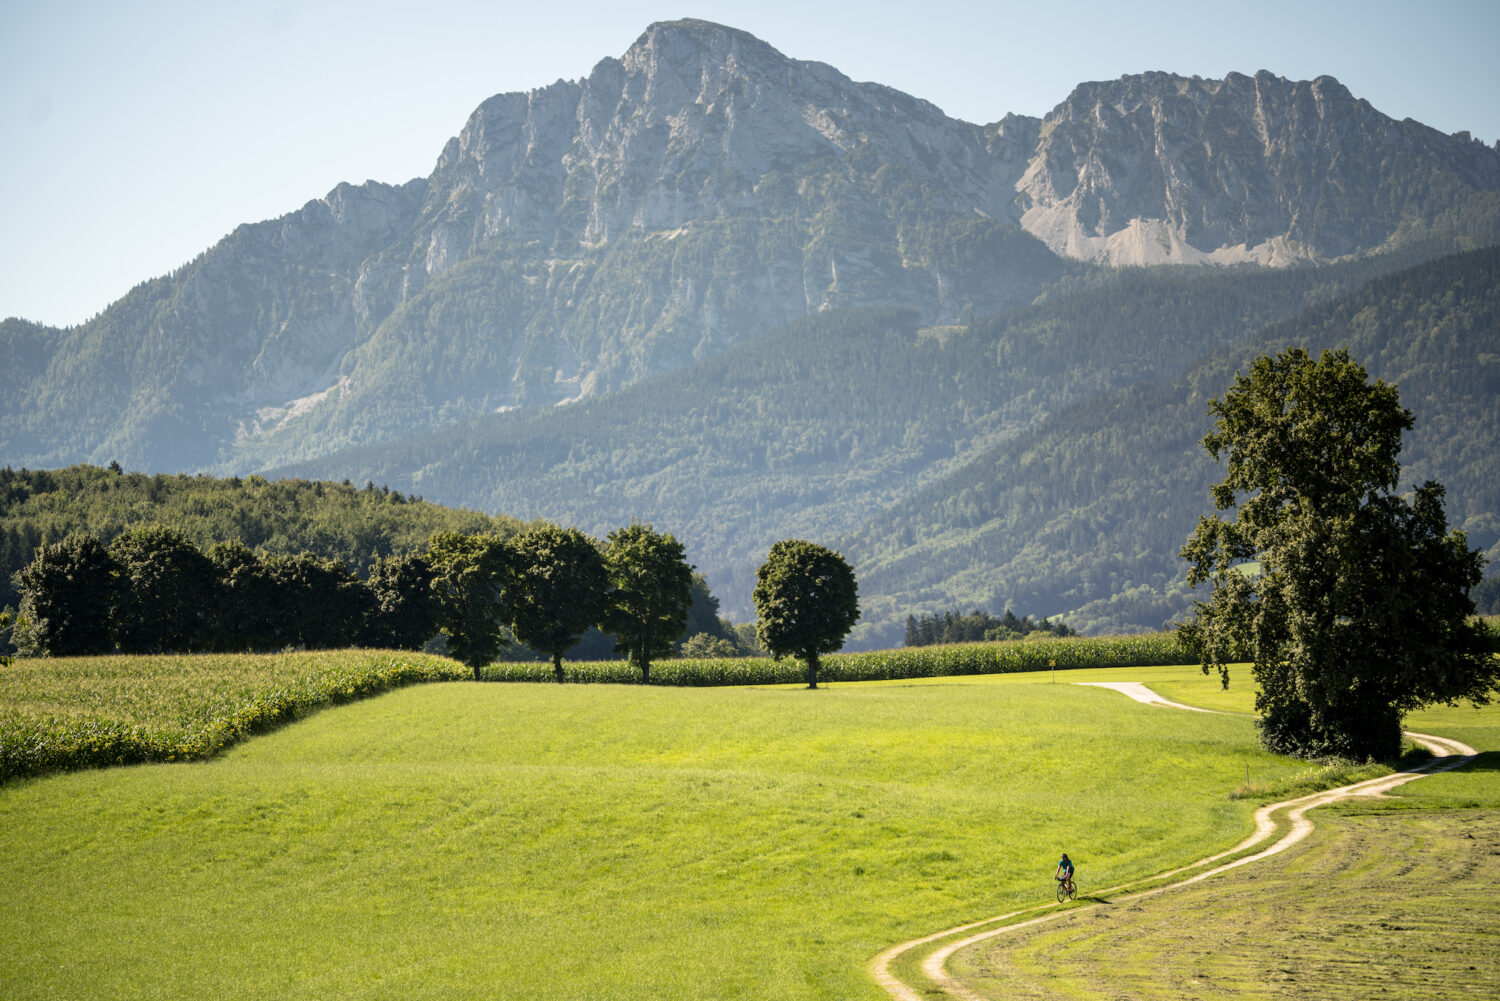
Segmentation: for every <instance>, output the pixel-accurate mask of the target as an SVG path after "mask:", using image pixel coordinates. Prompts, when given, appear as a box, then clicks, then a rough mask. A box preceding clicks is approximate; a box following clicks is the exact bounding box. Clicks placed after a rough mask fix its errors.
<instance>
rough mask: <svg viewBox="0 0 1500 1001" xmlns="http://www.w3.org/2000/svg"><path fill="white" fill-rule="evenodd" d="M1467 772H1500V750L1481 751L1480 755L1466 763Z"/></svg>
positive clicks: (1464, 767)
mask: <svg viewBox="0 0 1500 1001" xmlns="http://www.w3.org/2000/svg"><path fill="white" fill-rule="evenodd" d="M1460 770H1461V771H1465V772H1500V751H1480V752H1479V755H1478V757H1476V758H1475V759H1474V760H1473V761H1471V762H1469V763H1468V764H1467V765H1464V766H1463V768H1462V769H1460Z"/></svg>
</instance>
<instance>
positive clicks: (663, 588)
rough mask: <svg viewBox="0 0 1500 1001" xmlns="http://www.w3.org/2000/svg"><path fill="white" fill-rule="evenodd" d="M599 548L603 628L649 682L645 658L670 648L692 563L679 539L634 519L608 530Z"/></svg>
mask: <svg viewBox="0 0 1500 1001" xmlns="http://www.w3.org/2000/svg"><path fill="white" fill-rule="evenodd" d="M608 541H609V546H608V547H607V548H606V549H605V551H604V571H605V575H606V578H607V580H608V592H607V594H606V596H605V599H604V615H603V619H602V622H601V626H602V628H603V630H604V631H605V632H607V633H609V634H610V635H612V636H614V637H615V639H616V641H617V642H616V649H618V650H623V651H625V654H626V655H627V656H628V657H629V658H630V661H631V663H633V664H635V666H636V667H639V668H640V669H641V681H642V682H643V683H645V684H650V682H651V661H653V660H655V659H657V658H659V657H666V656H668V655H669V654H671V653H672V646H673V644H674V643H676V642H677V639H678V637H680V636H681V635H682V629H683V626H684V624H685V623H686V622H687V616H688V606H689V605H690V604H691V603H692V600H693V567H692V564H690V563H688V561H687V559H686V558H685V557H684V555H683V548H682V543H680V542H678V541H677V539H676V538H674V537H673V536H671V535H662V534H661V533H660V532H658V531H656V530H655V529H653V528H652V527H651V526H650V525H641V524H634V525H630V526H628V527H626V528H617V529H615V530H614V531H613V532H610V533H609V537H608Z"/></svg>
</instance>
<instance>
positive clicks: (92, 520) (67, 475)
mask: <svg viewBox="0 0 1500 1001" xmlns="http://www.w3.org/2000/svg"><path fill="white" fill-rule="evenodd" d="M151 523H155V524H162V525H169V526H171V527H173V528H176V529H178V530H179V531H181V532H183V533H185V534H186V535H187V536H188V537H189V538H191V539H192V540H193V542H194V543H196V544H197V545H198V546H199V547H200V548H205V549H206V548H207V547H208V546H209V545H211V544H213V543H215V542H221V541H228V540H235V541H238V542H242V543H244V544H245V545H247V546H249V547H251V548H252V549H261V550H263V551H265V552H267V553H302V552H310V553H315V554H317V555H319V556H324V557H329V558H332V559H337V560H341V561H342V562H343V563H344V564H345V565H346V566H348V567H349V568H350V569H352V570H354V571H356V572H357V573H359V574H360V575H361V576H363V575H364V574H366V573H367V572H368V571H369V568H370V566H371V564H372V563H374V561H375V559H376V558H377V557H380V556H388V555H390V554H391V553H405V552H412V551H414V550H416V549H419V548H421V547H422V545H423V544H425V543H426V541H427V539H428V537H429V536H431V535H432V533H434V532H441V531H455V532H495V533H498V534H500V535H504V536H509V535H513V534H515V533H516V532H518V531H520V530H522V529H523V528H524V527H525V526H524V525H523V524H522V523H521V522H519V521H517V520H515V519H514V518H505V517H491V516H489V515H484V514H479V513H477V512H474V511H465V510H458V509H454V508H446V507H440V506H438V505H436V504H431V503H428V502H426V501H423V500H421V499H419V498H416V497H408V496H406V495H404V494H402V493H401V492H399V491H393V490H390V489H389V488H386V487H376V486H374V485H373V484H367V485H366V486H364V487H355V486H353V485H352V484H350V483H347V482H345V483H322V482H309V481H306V480H280V481H277V482H275V483H272V482H268V481H267V480H265V479H264V478H262V477H260V476H250V477H247V478H245V479H241V478H239V477H233V478H231V479H215V478H213V477H210V476H180V475H179V476H168V475H157V476H147V475H145V474H142V473H125V472H119V471H117V470H115V469H101V468H99V467H97V466H73V467H70V468H67V469H58V470H25V469H22V470H14V469H10V468H8V467H7V468H4V469H0V607H3V606H5V605H12V606H13V605H16V604H17V603H18V602H19V600H20V599H19V595H17V593H16V591H15V588H14V585H13V583H12V582H11V575H12V574H14V573H15V572H16V571H17V570H19V569H21V567H23V566H25V565H26V564H27V563H29V562H31V559H32V557H33V556H34V555H35V553H36V550H37V549H38V548H40V547H41V546H43V545H46V544H47V543H50V542H56V541H58V540H60V539H62V538H63V537H64V536H66V535H67V534H68V533H70V532H75V531H87V532H92V533H93V534H95V535H97V536H98V537H99V538H100V539H102V540H103V541H104V542H105V543H106V544H107V543H109V542H110V541H112V540H113V539H114V538H115V536H117V535H119V534H120V533H121V532H123V531H124V530H125V529H127V528H129V527H131V526H132V525H136V524H151Z"/></svg>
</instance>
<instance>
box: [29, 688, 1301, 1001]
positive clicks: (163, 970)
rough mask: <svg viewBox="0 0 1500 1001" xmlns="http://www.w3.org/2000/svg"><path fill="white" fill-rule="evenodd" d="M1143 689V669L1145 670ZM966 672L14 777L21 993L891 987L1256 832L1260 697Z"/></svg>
mask: <svg viewBox="0 0 1500 1001" xmlns="http://www.w3.org/2000/svg"><path fill="white" fill-rule="evenodd" d="M1127 680H1135V679H1134V677H1132V678H1131V679H1127ZM1167 714H1168V711H1167V710H1162V709H1159V708H1151V707H1147V706H1141V705H1138V704H1136V703H1133V702H1130V701H1129V700H1126V699H1124V698H1123V697H1121V696H1119V695H1117V694H1115V693H1112V692H1107V691H1103V690H1097V689H1086V688H1078V687H1074V686H1072V685H1066V684H1058V685H1055V686H1054V685H1051V684H1049V683H1047V682H1046V681H1045V680H1043V678H1042V677H1036V676H1033V677H1032V678H1031V679H1030V680H1029V681H1028V680H1025V679H1021V678H1014V677H1008V678H1005V679H1002V680H995V679H990V678H968V679H956V680H947V679H945V680H939V681H931V682H925V681H924V682H915V683H913V682H906V683H892V684H884V685H864V684H839V685H835V686H833V687H832V688H830V689H829V690H827V691H823V692H807V691H804V690H799V689H796V688H779V689H655V688H642V687H639V686H603V685H599V686H550V685H546V686H544V685H474V684H441V685H429V686H423V687H419V688H412V689H405V690H403V691H400V692H395V693H391V694H388V695H385V696H381V697H379V698H376V699H372V700H369V701H365V702H361V703H358V704H356V705H352V706H346V707H343V708H339V709H337V710H331V711H327V712H323V713H319V714H317V715H315V716H312V717H310V718H308V719H305V720H303V721H302V722H300V723H298V724H297V725H296V726H294V727H289V728H285V729H282V730H280V731H278V732H276V733H274V734H272V735H270V736H265V737H260V738H257V739H256V740H254V741H251V742H249V743H246V744H243V745H241V746H239V747H237V748H235V749H233V750H231V751H228V752H227V753H225V754H224V755H222V756H221V757H219V758H217V759H215V760H212V761H209V762H206V763H198V764H191V765H147V766H138V767H131V768H125V769H112V770H106V771H93V772H84V773H78V774H72V775H62V776H54V777H51V778H47V779H41V780H33V781H29V782H24V783H21V784H19V785H13V786H11V787H8V788H5V789H0V837H3V839H4V842H5V844H6V845H7V847H8V851H7V853H6V855H5V857H4V859H3V861H0V880H3V881H4V885H5V886H6V887H7V893H6V895H5V897H4V900H3V903H0V953H3V954H4V955H5V956H6V957H7V962H6V963H5V964H3V968H0V995H3V996H5V997H7V998H16V999H25V998H40V997H58V996H66V997H69V998H102V997H125V996H128V997H138V998H151V997H162V998H167V997H172V998H180V997H189V996H201V997H224V998H235V997H267V996H275V997H287V998H299V997H306V998H312V997H318V998H354V997H359V998H385V997H390V998H403V999H406V998H461V997H462V998H468V997H474V996H476V995H479V996H509V997H527V998H538V999H550V998H555V999H564V998H567V999H574V998H583V997H588V998H621V999H625V998H632V999H634V998H641V997H652V998H667V999H672V998H682V999H687V998H694V999H698V998H757V999H759V998H769V997H776V998H809V999H812V998H818V999H822V998H830V997H839V998H858V997H867V998H877V997H879V996H880V993H879V991H878V989H876V988H874V987H873V985H872V984H871V983H870V982H869V981H868V979H867V977H866V975H865V973H864V965H865V963H866V962H867V961H868V959H869V957H870V956H872V955H873V954H874V953H875V952H877V951H879V950H880V949H881V948H883V947H884V946H886V945H888V944H890V943H892V942H895V941H899V940H901V939H903V938H907V937H911V936H914V935H917V934H920V933H923V932H927V931H931V930H933V929H935V928H939V927H946V926H949V925H952V924H955V923H958V922H960V921H963V920H968V919H976V918H980V917H987V916H989V915H992V914H995V913H999V912H1001V911H1003V910H1005V909H1008V908H1013V907H1016V906H1018V905H1022V904H1029V903H1034V902H1037V901H1038V899H1039V898H1043V899H1044V895H1045V894H1046V893H1047V892H1048V891H1049V890H1050V872H1051V867H1052V863H1053V861H1055V858H1056V853H1057V852H1058V851H1060V850H1067V851H1068V852H1069V853H1070V854H1071V855H1073V856H1074V857H1075V858H1076V859H1077V860H1078V861H1079V864H1080V877H1081V879H1082V880H1083V883H1084V885H1085V886H1089V885H1093V886H1100V885H1107V884H1111V883H1116V882H1121V881H1123V880H1126V879H1130V878H1135V877H1138V876H1143V875H1146V874H1149V873H1151V872H1155V871H1159V870H1160V869H1162V868H1165V867H1168V866H1171V865H1173V864H1176V863H1180V862H1183V861H1188V860H1190V859H1192V858H1196V857H1198V856H1201V855H1204V854H1208V853H1209V852H1211V851H1212V850H1215V849H1219V848H1222V847H1225V846H1227V845H1228V844H1231V843H1233V842H1234V841H1236V840H1238V839H1239V838H1240V837H1242V836H1243V834H1244V833H1245V832H1246V830H1247V829H1248V818H1249V812H1250V810H1251V809H1252V808H1253V805H1252V804H1248V803H1237V802H1232V801H1231V800H1230V799H1229V798H1228V792H1229V791H1230V790H1231V789H1232V788H1233V786H1234V785H1235V783H1236V782H1237V781H1238V779H1239V777H1240V775H1241V773H1243V771H1244V770H1245V768H1246V765H1247V764H1248V765H1249V766H1250V767H1252V768H1253V769H1254V770H1256V771H1257V772H1265V773H1267V774H1271V773H1276V772H1279V773H1282V774H1290V773H1293V772H1295V771H1296V770H1297V769H1298V767H1299V766H1298V765H1297V764H1295V763H1291V762H1286V761H1284V760H1282V759H1278V758H1274V757H1272V756H1270V755H1267V754H1265V753H1264V752H1262V751H1260V750H1259V749H1258V748H1257V747H1256V746H1255V741H1254V733H1253V728H1252V726H1251V723H1250V721H1249V720H1247V719H1242V718H1236V717H1225V716H1210V715H1205V714H1190V713H1173V714H1170V715H1167Z"/></svg>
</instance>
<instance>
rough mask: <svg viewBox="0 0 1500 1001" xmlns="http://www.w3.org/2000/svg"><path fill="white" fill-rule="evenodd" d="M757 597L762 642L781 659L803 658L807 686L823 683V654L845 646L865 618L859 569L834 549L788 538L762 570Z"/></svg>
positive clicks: (757, 578) (758, 573) (773, 549)
mask: <svg viewBox="0 0 1500 1001" xmlns="http://www.w3.org/2000/svg"><path fill="white" fill-rule="evenodd" d="M753 598H754V600H755V611H756V615H757V620H758V621H757V624H756V635H757V637H758V638H759V639H760V643H761V645H762V646H763V647H765V649H766V650H767V651H768V652H769V653H770V654H771V656H773V657H775V658H776V659H777V660H780V659H781V658H782V657H784V656H787V655H791V656H794V657H796V658H798V659H799V660H801V661H802V662H803V664H805V665H806V666H807V687H808V688H817V687H818V667H819V662H820V659H821V657H822V655H823V654H825V653H833V652H834V651H836V650H837V649H838V648H839V647H841V646H843V645H844V637H845V636H848V635H849V630H851V629H853V628H854V623H855V622H857V621H859V586H858V585H857V584H856V583H855V580H854V571H853V570H852V569H850V567H849V564H848V563H847V562H845V560H844V558H843V557H842V556H840V555H839V554H838V553H836V552H834V551H833V550H831V549H827V548H825V547H823V546H820V545H817V544H816V543H813V542H805V541H803V540H801V539H783V540H782V541H781V542H778V543H776V544H775V545H773V546H772V547H771V552H770V553H769V554H768V555H767V556H766V561H765V562H764V563H762V564H761V567H760V569H759V570H758V571H756V574H755V592H754V594H753Z"/></svg>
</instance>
